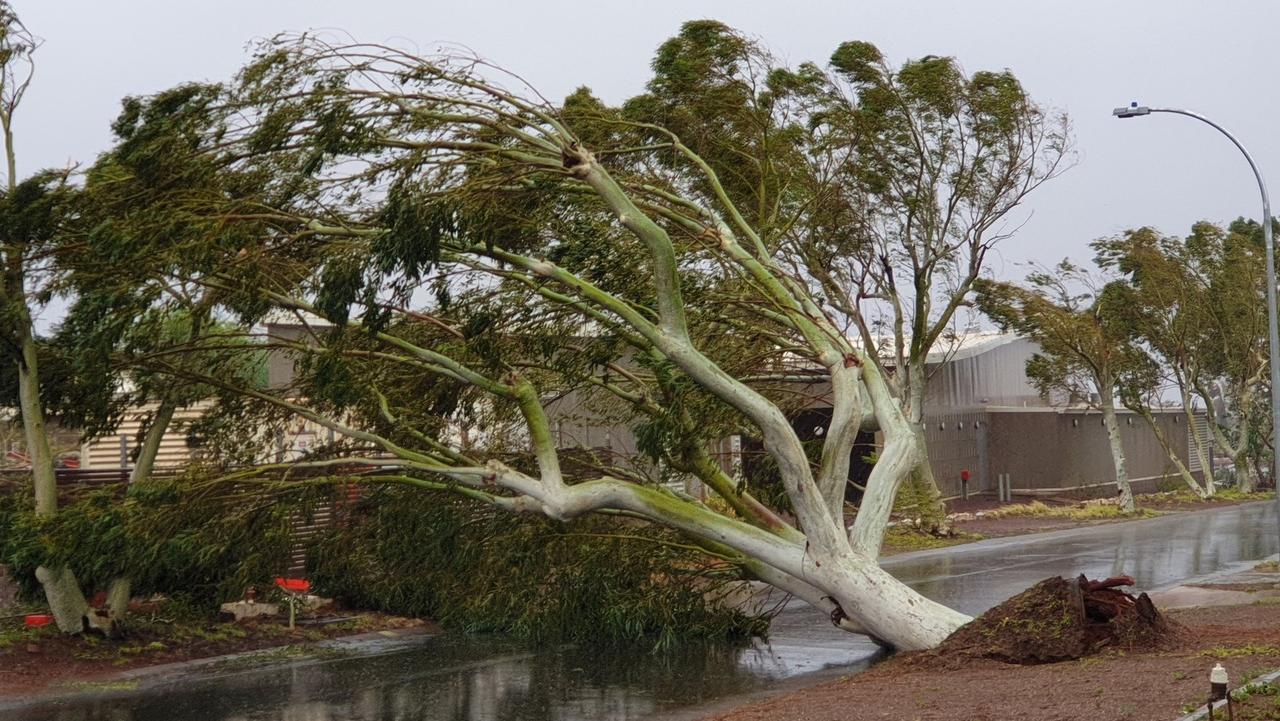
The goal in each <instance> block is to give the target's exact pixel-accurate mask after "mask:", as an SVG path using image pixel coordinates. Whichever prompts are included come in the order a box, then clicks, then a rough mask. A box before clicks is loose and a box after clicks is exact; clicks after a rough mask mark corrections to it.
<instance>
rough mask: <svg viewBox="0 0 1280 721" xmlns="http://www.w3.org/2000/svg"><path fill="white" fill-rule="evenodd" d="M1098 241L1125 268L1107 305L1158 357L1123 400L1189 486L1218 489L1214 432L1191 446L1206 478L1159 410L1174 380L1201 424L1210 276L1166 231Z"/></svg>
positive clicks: (1103, 257) (1209, 491) (1102, 263)
mask: <svg viewBox="0 0 1280 721" xmlns="http://www.w3.org/2000/svg"><path fill="white" fill-rule="evenodd" d="M1092 245H1093V248H1094V250H1095V251H1097V258H1096V263H1097V264H1098V266H1099V267H1100V268H1103V269H1104V270H1108V271H1112V272H1117V273H1121V274H1123V276H1124V279H1123V280H1118V281H1115V282H1114V283H1113V284H1112V286H1111V287H1110V288H1109V290H1108V293H1107V299H1108V301H1109V302H1108V305H1107V307H1106V308H1104V309H1103V312H1104V313H1106V314H1107V315H1109V316H1110V317H1111V319H1112V322H1113V323H1115V324H1116V325H1118V326H1121V327H1125V328H1127V329H1128V332H1129V334H1130V336H1131V341H1130V342H1131V343H1132V344H1133V346H1134V348H1133V352H1134V354H1135V355H1136V354H1143V353H1150V354H1151V355H1150V356H1148V358H1149V359H1150V362H1149V363H1147V364H1144V365H1145V366H1146V368H1148V369H1149V371H1150V372H1148V373H1145V374H1144V373H1135V374H1131V376H1130V377H1129V378H1126V379H1122V382H1121V383H1120V387H1121V392H1120V397H1121V400H1122V402H1123V403H1124V405H1125V406H1126V407H1127V408H1129V410H1131V411H1133V412H1134V413H1137V414H1138V415H1140V416H1141V417H1142V418H1143V419H1144V420H1145V421H1146V422H1147V425H1148V427H1150V429H1151V431H1152V433H1153V434H1154V435H1155V438H1156V440H1157V441H1158V442H1159V443H1160V445H1161V447H1162V448H1164V450H1165V455H1166V456H1167V457H1168V459H1169V462H1170V463H1172V464H1173V466H1174V467H1175V468H1176V469H1177V470H1178V474H1179V475H1180V476H1181V477H1182V479H1183V480H1184V481H1185V482H1186V484H1187V486H1188V488H1190V490H1191V491H1192V492H1194V493H1196V494H1197V495H1199V496H1200V497H1202V498H1207V497H1209V496H1212V495H1213V494H1214V490H1215V485H1214V478H1213V470H1212V468H1211V464H1210V463H1209V449H1208V445H1207V443H1206V441H1207V440H1208V439H1205V438H1200V437H1199V435H1198V434H1193V436H1192V438H1193V441H1192V446H1193V447H1192V449H1191V452H1192V453H1195V454H1196V456H1197V458H1198V459H1199V461H1200V466H1201V468H1202V469H1203V473H1204V483H1203V484H1201V483H1200V482H1199V481H1197V480H1196V479H1195V477H1194V476H1192V474H1191V472H1190V470H1189V469H1188V468H1187V466H1186V464H1185V463H1183V462H1182V458H1181V455H1180V454H1179V453H1178V450H1177V447H1176V446H1175V445H1174V443H1173V440H1172V439H1170V438H1168V437H1167V434H1166V433H1165V432H1164V430H1163V428H1162V427H1161V425H1160V424H1159V423H1158V422H1157V421H1156V419H1155V416H1154V415H1153V413H1152V411H1151V409H1152V407H1156V406H1159V405H1161V400H1162V396H1163V395H1164V393H1165V391H1166V389H1168V388H1172V389H1174V390H1175V391H1176V392H1177V394H1178V399H1179V402H1180V404H1181V406H1182V412H1183V417H1184V419H1185V421H1186V423H1187V427H1188V428H1195V422H1196V409H1195V403H1194V401H1193V398H1195V392H1196V391H1195V388H1196V385H1197V384H1198V383H1200V382H1201V380H1202V379H1203V378H1204V377H1205V376H1206V373H1207V368H1206V365H1205V362H1206V360H1207V356H1206V355H1205V354H1204V353H1202V351H1201V346H1202V345H1203V341H1204V340H1205V339H1207V338H1209V337H1211V334H1212V333H1213V332H1214V331H1213V330H1212V328H1213V326H1214V323H1213V322H1212V321H1213V318H1212V314H1211V309H1210V307H1209V299H1208V297H1207V295H1206V292H1207V290H1208V288H1207V284H1206V283H1203V282H1201V278H1200V277H1198V276H1197V274H1196V269H1195V259H1194V258H1193V257H1192V254H1191V253H1190V252H1189V249H1188V248H1187V246H1186V245H1185V244H1183V242H1182V241H1181V239H1179V238H1168V237H1162V236H1161V235H1160V234H1159V233H1157V232H1156V231H1155V230H1153V229H1151V228H1141V229H1138V230H1131V231H1128V232H1126V233H1124V234H1122V235H1120V236H1116V237H1112V238H1103V239H1100V240H1097V241H1094V243H1093V244H1092Z"/></svg>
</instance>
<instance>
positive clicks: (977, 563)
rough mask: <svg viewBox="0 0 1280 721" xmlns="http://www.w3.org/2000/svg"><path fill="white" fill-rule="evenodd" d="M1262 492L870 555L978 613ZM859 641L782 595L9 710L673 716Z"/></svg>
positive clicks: (1191, 558)
mask: <svg viewBox="0 0 1280 721" xmlns="http://www.w3.org/2000/svg"><path fill="white" fill-rule="evenodd" d="M1276 528H1277V524H1276V514H1275V510H1274V508H1273V507H1272V506H1271V505H1270V504H1266V505H1263V504H1253V505H1250V506H1241V507H1235V508H1226V509H1220V510H1215V511H1210V512H1201V513H1195V514H1184V515H1179V516H1173V517H1166V518H1158V519H1153V520H1150V521H1143V522H1140V523H1126V524H1116V525H1107V526H1100V527H1097V528H1091V529H1081V530H1075V531H1065V532H1059V533H1054V534H1046V535H1045V536H1043V537H1040V538H1038V539H1037V540H1034V541H1028V540H1026V539H1024V540H1007V541H1006V540H996V541H986V542H982V543H978V544H972V545H970V546H966V547H962V548H955V549H943V550H940V551H930V552H923V553H915V554H907V555H904V556H900V557H895V558H892V559H889V560H888V561H887V562H886V564H885V565H886V567H887V568H888V569H889V570H890V571H891V572H893V573H894V574H895V575H897V576H898V577H899V578H902V579H903V580H905V581H907V582H908V583H910V584H912V585H913V586H914V587H915V588H917V589H918V590H920V591H921V592H922V593H924V594H925V595H927V596H930V597H931V598H934V599H936V600H939V601H942V602H943V603H947V604H949V605H952V606H955V607H957V608H960V609H962V610H964V611H967V612H969V613H979V612H981V611H983V610H985V609H986V608H988V607H990V606H991V605H994V604H995V603H998V602H999V601H1001V600H1003V599H1004V598H1007V597H1008V596H1009V595H1012V594H1014V593H1017V592H1018V591H1020V590H1022V589H1024V588H1026V587H1027V586H1029V585H1030V584H1031V583H1034V582H1035V581H1038V580H1040V579H1042V578H1045V577H1047V576H1051V575H1057V574H1074V573H1086V574H1088V575H1090V576H1092V577H1104V576H1110V575H1117V574H1122V573H1126V574H1129V575H1132V576H1134V577H1135V578H1136V579H1137V581H1138V584H1139V586H1140V587H1142V588H1144V589H1151V588H1156V587H1159V586H1164V585H1168V584H1172V583H1175V582H1177V581H1179V580H1182V579H1185V578H1188V577H1191V576H1196V575H1201V574H1206V573H1211V572H1214V571H1217V570H1220V569H1222V568H1224V567H1226V566H1229V565H1231V564H1234V563H1237V562H1239V561H1242V560H1248V559H1255V558H1261V557H1263V556H1266V555H1268V554H1271V553H1274V552H1275V551H1276V549H1277V545H1278V544H1277V530H1276ZM874 652H875V647H874V646H873V645H872V644H870V643H869V642H868V641H866V640H865V639H864V638H862V637H857V636H851V635H849V634H845V633H843V632H840V631H836V630H835V629H833V628H832V627H831V626H830V625H829V624H823V623H822V622H821V619H815V618H814V615H813V612H812V611H810V610H807V609H800V608H797V609H789V610H787V611H786V612H784V613H783V614H782V615H781V616H780V617H779V619H778V620H777V621H776V622H775V625H774V629H773V631H772V633H771V638H770V642H769V643H768V644H765V643H758V644H756V645H754V646H751V647H748V648H728V647H725V646H700V647H693V648H686V649H682V650H681V651H679V652H677V653H673V654H652V653H649V652H648V650H647V649H636V648H632V649H622V648H615V649H582V648H559V649H543V650H536V651H535V650H531V649H528V648H526V647H523V646H521V645H520V644H516V643H512V642H510V641H505V640H502V639H497V638H486V637H463V636H454V635H445V636H438V637H435V638H431V639H426V640H425V641H423V642H421V643H419V644H415V645H414V646H413V647H412V648H411V649H409V650H402V651H398V652H395V653H387V654H384V655H380V656H374V657H366V658H358V659H357V658H351V659H330V660H327V661H325V662H312V663H305V664H295V665H291V666H285V667H276V668H269V669H257V670H240V671H238V672H237V671H232V672H225V673H208V674H205V675H204V676H202V677H200V678H198V679H195V680H194V681H193V680H191V679H184V680H182V681H181V682H175V683H169V684H160V685H157V686H155V687H153V688H147V689H146V690H143V691H136V692H123V691H122V692H118V693H114V694H113V693H106V694H99V695H96V696H94V697H76V698H74V699H66V700H61V701H51V702H46V703H42V704H40V705H36V706H28V707H25V708H19V707H16V706H14V705H13V704H9V705H7V706H6V705H5V704H4V703H3V702H0V719H24V720H26V719H30V720H31V721H170V720H172V719H183V720H190V721H338V720H339V719H342V720H346V719H358V720H368V721H374V720H377V721H383V720H386V721H392V720H394V721H497V720H501V721H576V720H579V719H581V720H583V721H586V720H588V719H591V720H595V719H609V720H611V721H631V720H633V719H676V718H687V717H689V716H690V715H694V716H696V715H698V713H699V711H698V709H702V708H705V704H708V703H711V702H717V701H723V700H724V699H729V698H735V699H741V698H742V697H743V696H744V695H750V694H759V693H766V692H768V691H769V690H771V689H776V688H778V687H779V686H780V685H782V684H785V683H787V682H788V681H789V680H792V679H796V678H797V677H799V676H802V675H805V674H812V673H815V672H821V671H825V672H827V673H831V674H836V673H839V674H844V673H852V672H854V671H856V670H857V668H858V666H857V665H856V664H859V663H866V662H867V661H868V660H869V658H870V657H871V655H872V654H873V653H874Z"/></svg>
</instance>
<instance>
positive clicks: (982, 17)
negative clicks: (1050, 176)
mask: <svg viewBox="0 0 1280 721" xmlns="http://www.w3.org/2000/svg"><path fill="white" fill-rule="evenodd" d="M13 2H14V5H15V7H16V9H17V10H18V12H19V13H20V14H21V16H22V17H23V18H24V20H25V22H26V23H27V25H28V26H29V27H30V29H31V30H32V31H33V32H35V33H36V34H37V35H39V36H41V37H43V38H44V39H45V45H44V47H43V48H41V50H40V51H39V54H38V56H37V58H38V68H37V73H38V74H37V78H36V81H35V85H34V87H33V89H32V91H31V93H30V95H29V98H28V101H27V104H26V106H25V107H24V108H23V110H22V111H21V115H20V117H19V119H18V124H17V126H18V127H17V132H18V138H19V163H20V167H21V169H22V171H23V172H30V171H32V170H35V169H37V168H40V167H46V166H63V165H65V164H66V163H68V162H69V161H80V162H89V161H91V160H92V159H93V157H94V156H95V155H96V154H97V153H98V152H99V151H101V150H102V149H103V148H105V147H106V145H107V144H108V141H109V131H108V127H109V124H110V122H111V120H112V119H113V118H114V116H115V114H116V111H117V109H118V108H119V102H120V99H121V98H122V97H123V96H125V95H129V94H140V93H149V92H153V91H156V90H159V89H162V88H165V87H168V86H171V85H174V84H176V83H179V82H182V81H186V80H204V79H210V80H221V79H224V78H226V77H228V76H229V75H230V74H231V73H233V72H234V71H235V69H236V68H237V67H239V65H240V64H241V63H242V62H243V61H244V59H245V58H246V51H245V45H246V43H247V42H249V41H251V40H253V39H255V38H262V37H267V36H270V35H272V34H274V33H276V32H279V31H282V30H306V29H313V28H333V29H342V30H345V31H348V32H350V33H351V34H353V35H354V36H355V37H356V38H358V39H360V40H367V41H387V40H392V41H396V42H412V43H414V44H416V45H417V46H419V47H421V48H424V49H426V50H430V49H432V48H433V47H435V46H436V45H437V44H438V43H440V42H442V41H445V42H451V43H460V44H464V45H466V46H468V47H470V48H472V49H474V50H475V51H476V52H478V53H480V54H482V55H484V56H486V57H488V58H490V59H492V60H494V61H496V62H498V63H500V64H502V65H504V66H506V67H508V68H510V69H513V70H515V71H517V72H519V73H521V74H522V75H524V77H526V78H527V79H529V80H530V81H531V82H532V83H533V84H534V85H535V86H536V87H538V88H539V90H541V91H542V92H543V94H545V95H547V96H548V97H550V98H557V97H563V95H564V94H565V93H567V92H568V91H571V90H572V89H574V88H575V87H577V86H579V85H588V86H590V87H591V88H593V89H594V90H595V91H596V92H597V93H598V94H599V95H601V96H602V97H604V98H605V99H606V100H607V101H619V100H621V99H623V98H625V97H627V96H629V95H631V94H634V93H636V92H638V91H639V90H640V89H641V88H642V85H643V83H644V82H645V80H646V79H647V77H648V65H649V61H650V59H651V57H652V54H653V51H654V49H655V48H656V47H657V46H658V44H659V43H661V42H662V41H663V40H665V39H666V38H668V37H670V36H671V35H672V34H674V33H675V32H676V30H677V28H678V27H679V25H680V23H681V22H683V21H685V20H690V19H695V18H715V19H718V20H722V21H724V22H726V23H728V24H730V25H732V26H734V27H736V28H738V29H740V30H742V31H745V32H747V33H749V34H751V35H754V36H756V37H758V38H759V39H760V40H762V41H763V42H764V43H765V44H766V45H768V46H769V47H770V48H771V49H772V50H773V51H774V52H775V53H776V54H777V55H778V56H780V57H781V58H783V59H785V60H787V61H788V62H792V63H798V62H801V61H805V60H816V61H825V59H826V58H827V57H828V56H829V55H830V53H831V51H832V50H833V49H834V48H835V47H836V45H837V44H838V43H840V42H842V41H844V40H853V39H859V40H869V41H871V42H873V43H876V44H877V45H878V46H879V47H880V49H881V50H882V51H884V52H885V53H886V55H888V56H889V57H890V58H891V59H892V60H893V61H895V62H897V61H901V60H904V59H907V58H915V57H919V56H921V55H927V54H934V55H950V56H954V57H956V58H958V59H959V60H960V62H961V63H962V65H963V66H964V67H965V68H966V69H967V70H969V71H974V70H981V69H1001V68H1006V67H1007V68H1010V69H1011V70H1013V72H1014V73H1015V74H1016V75H1017V76H1018V77H1019V78H1020V79H1021V80H1022V82H1023V84H1024V85H1025V86H1026V88H1027V89H1028V90H1029V91H1030V92H1031V93H1032V95H1033V96H1034V97H1036V98H1037V99H1038V100H1040V101H1041V102H1043V103H1045V104H1048V105H1051V106H1054V107H1057V108H1061V109H1064V110H1066V111H1067V112H1068V113H1069V114H1070V115H1071V117H1072V119H1073V122H1074V126H1075V131H1076V140H1077V145H1078V149H1079V153H1080V158H1079V163H1078V165H1077V166H1076V167H1075V168H1074V169H1072V170H1071V171H1069V172H1068V173H1067V174H1066V175H1064V176H1063V177H1062V178H1060V179H1058V180H1056V181H1054V182H1052V183H1049V184H1047V185H1045V186H1043V187H1042V188H1041V189H1040V190H1038V191H1037V193H1036V194H1035V195H1034V196H1033V197H1032V199H1031V201H1030V203H1029V205H1028V207H1027V210H1026V211H1025V212H1026V213H1027V214H1029V215H1030V218H1029V220H1028V222H1027V223H1026V225H1025V226H1024V227H1023V228H1022V230H1021V231H1020V232H1019V234H1018V236H1017V237H1015V238H1013V239H1011V240H1009V241H1006V242H1005V243H1004V244H1003V245H1002V246H1001V248H1000V254H999V256H998V257H996V258H995V259H994V262H993V264H992V271H993V272H994V273H996V274H997V275H999V276H1004V277H1021V275H1022V274H1023V270H1022V269H1021V268H1019V267H1017V266H1016V265H1015V264H1016V263H1018V262H1020V261H1025V260H1037V261H1042V262H1054V261H1056V260H1058V259H1060V258H1062V257H1064V256H1067V255H1070V256H1073V257H1075V258H1076V259H1078V260H1081V261H1084V260H1087V259H1088V258H1089V253H1088V249H1087V247H1086V244H1087V243H1088V242H1089V241H1090V240H1092V239H1093V238H1096V237H1099V236H1102V235H1108V234H1112V233H1116V232H1119V231H1121V230H1123V229H1125V228H1128V227H1135V226H1139V225H1154V226H1156V227H1159V228H1161V229H1162V230H1164V231H1166V232H1170V233H1185V232H1186V231H1187V230H1188V229H1189V227H1190V224H1191V223H1192V222H1194V221H1196V220H1199V219H1210V220H1214V221H1227V220H1230V219H1233V218H1235V217H1237V216H1239V215H1247V216H1250V217H1258V216H1259V215H1260V204H1259V200H1258V194H1257V190H1256V186H1255V185H1254V181H1253V179H1252V176H1251V175H1250V174H1249V170H1248V167H1247V166H1246V165H1245V162H1244V159H1243V158H1242V157H1240V156H1239V154H1238V153H1237V152H1236V151H1235V149H1234V148H1233V147H1232V146H1231V145H1230V144H1229V142H1228V141H1227V139H1226V138H1223V137H1221V136H1219V135H1218V134H1217V133H1216V132H1214V131H1213V130H1212V129H1211V128H1209V127H1208V126H1205V125H1202V124H1200V123H1197V122H1195V121H1194V120H1191V119H1189V118H1182V117H1179V116H1170V115H1161V116H1151V117H1147V118H1142V119H1136V120H1126V121H1119V120H1116V119H1113V118H1111V117H1110V111H1111V109H1112V108H1113V107H1114V106H1116V105H1121V104H1125V103H1127V102H1128V101H1129V100H1138V101H1140V102H1142V103H1144V104H1150V105H1167V106H1178V107H1186V108H1191V109H1195V110H1198V111H1200V112H1202V113H1204V114H1205V115H1208V116H1209V117H1211V118H1214V119H1215V120H1217V121H1218V122H1220V123H1222V124H1224V125H1226V126H1227V127H1228V128H1230V129H1231V130H1232V131H1233V132H1235V133H1236V134H1237V135H1238V136H1239V137H1240V138H1241V139H1242V140H1243V141H1244V143H1245V144H1246V146H1248V147H1249V148H1250V150H1251V152H1253V154H1254V156H1255V158H1257V160H1258V162H1259V164H1260V166H1261V167H1262V171H1263V173H1264V174H1265V173H1268V172H1270V173H1272V174H1273V182H1274V183H1277V184H1280V136H1278V135H1277V124H1276V119H1277V118H1280V93H1277V91H1276V85H1277V83H1276V70H1277V69H1280V62H1278V61H1277V60H1276V55H1275V50H1274V47H1272V46H1274V34H1275V29H1276V27H1277V21H1278V20H1280V3H1276V2H1271V1H1267V0H1254V1H1252V2H1231V1H1230V0H1220V1H1219V2H1217V3H1212V4H1211V3H1208V2H1191V1H1190V0H1112V1H1111V2H1101V1H1096V0H1083V1H1080V0H1078V1H1077V2H1071V3H1060V2H1052V3H1051V2H1043V1H1041V2H1035V1H1034V0H1032V1H1031V2H1028V0H967V1H964V2H960V1H956V2H947V1H944V0H927V1H926V0H922V1H919V2H908V1H906V0H901V1H899V2H892V1H887V0H877V1H875V2H869V1H865V0H863V1H858V0H851V1H849V2H826V3H818V2H803V1H802V0H787V1H781V2H780V1H771V2H759V1H756V0H751V1H739V2H694V1H691V0H686V1H684V2H677V1H672V0H647V1H646V2H635V3H613V2H600V1H597V2H594V3H587V2H581V1H577V2H565V1H561V0H542V1H541V2H509V3H503V2H496V1H494V0H462V1H460V2H439V1H438V0H412V1H410V0H221V1H220V2H216V3H214V2H195V1H194V0H13ZM1277 188H1280V185H1277ZM1024 217H1026V216H1025V215H1024Z"/></svg>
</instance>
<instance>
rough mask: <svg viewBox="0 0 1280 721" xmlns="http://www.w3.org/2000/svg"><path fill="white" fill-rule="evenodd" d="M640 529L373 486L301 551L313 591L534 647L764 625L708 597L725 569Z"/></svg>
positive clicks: (670, 641) (727, 577) (711, 633)
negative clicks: (344, 521)
mask: <svg viewBox="0 0 1280 721" xmlns="http://www.w3.org/2000/svg"><path fill="white" fill-rule="evenodd" d="M673 543H680V539H679V538H678V537H677V536H675V535H674V534H672V533H670V532H668V531H664V530H661V529H657V528H654V527H651V526H647V525H643V524H639V523H637V524H624V525H622V526H619V525H618V524H617V523H608V522H605V521H604V520H602V519H590V518H587V519H580V520H578V521H575V522H573V523H569V524H562V523H558V522H555V521H551V520H547V519H542V518H527V517H513V516H511V515H510V514H506V513H503V512H501V511H493V510H489V509H478V508H475V507H474V506H471V505H468V504H466V503H464V502H460V501H458V500H456V499H455V498H454V497H453V496H451V495H449V494H444V493H436V492H425V491H421V490H416V489H403V488H384V489H381V490H378V491H376V492H374V493H373V494H372V495H370V496H369V497H367V498H365V499H363V500H361V501H360V502H359V504H358V506H357V507H356V508H355V509H354V510H353V513H352V515H351V517H350V525H347V526H345V527H343V528H340V529H338V530H335V531H333V532H331V533H329V534H327V535H326V536H324V537H322V538H321V539H320V540H319V541H318V542H317V543H316V544H315V545H314V546H313V548H312V549H311V552H310V553H309V566H310V568H309V575H310V577H311V578H312V580H313V582H314V583H315V585H316V589H317V591H318V592H319V593H321V594H326V595H333V596H335V597H337V598H339V599H341V600H343V601H344V602H345V603H348V604H351V605H354V606H356V607H360V608H369V609H377V610H382V611H387V612H390V613H401V614H408V615H415V616H422V617H428V618H433V619H435V620H437V621H439V622H440V623H442V624H444V625H445V626H447V627H453V628H459V629H464V630H467V631H477V632H503V633H510V634H513V635H515V636H518V637H522V638H527V639H531V640H534V641H540V642H556V641H565V640H573V641H585V640H591V641H636V640H648V641H650V642H652V643H654V644H655V645H656V646H659V647H666V646H672V645H675V644H677V643H681V642H684V641H690V640H695V639H717V638H730V639H732V638H745V637H748V636H750V635H753V634H760V633H763V631H764V630H765V628H766V627H767V620H766V619H764V618H761V617H752V616H749V615H746V614H744V613H741V612H739V611H735V610H731V609H727V608H724V607H722V606H719V605H717V604H716V603H714V602H713V601H712V600H711V599H714V598H716V597H717V596H718V595H720V594H722V593H724V592H725V591H727V590H730V588H731V587H732V585H733V582H734V581H736V580H737V578H738V575H737V573H736V571H735V569H732V568H728V567H725V566H724V565H723V564H719V563H716V562H715V561H714V560H713V559H709V558H708V557H706V556H704V555H702V554H700V553H699V552H697V551H696V550H694V549H691V548H689V547H687V546H682V545H681V546H677V545H671V544H673Z"/></svg>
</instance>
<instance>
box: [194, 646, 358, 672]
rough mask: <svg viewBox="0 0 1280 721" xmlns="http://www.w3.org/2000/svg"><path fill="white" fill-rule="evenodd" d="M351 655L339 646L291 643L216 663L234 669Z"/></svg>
mask: <svg viewBox="0 0 1280 721" xmlns="http://www.w3.org/2000/svg"><path fill="white" fill-rule="evenodd" d="M350 655H351V652H350V651H344V650H342V649H337V648H316V647H314V646H302V645H298V644H290V645H288V646H281V647H280V648H269V649H266V650H263V651H253V652H251V653H247V654H244V655H242V656H238V657H236V658H231V659H227V660H225V661H219V662H218V663H217V664H215V665H216V667H217V668H218V669H219V670H222V671H232V670H245V669H250V668H258V667H260V666H270V665H274V664H278V663H288V662H290V661H298V660H301V659H317V660H334V659H339V658H346V657H348V656H350Z"/></svg>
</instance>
